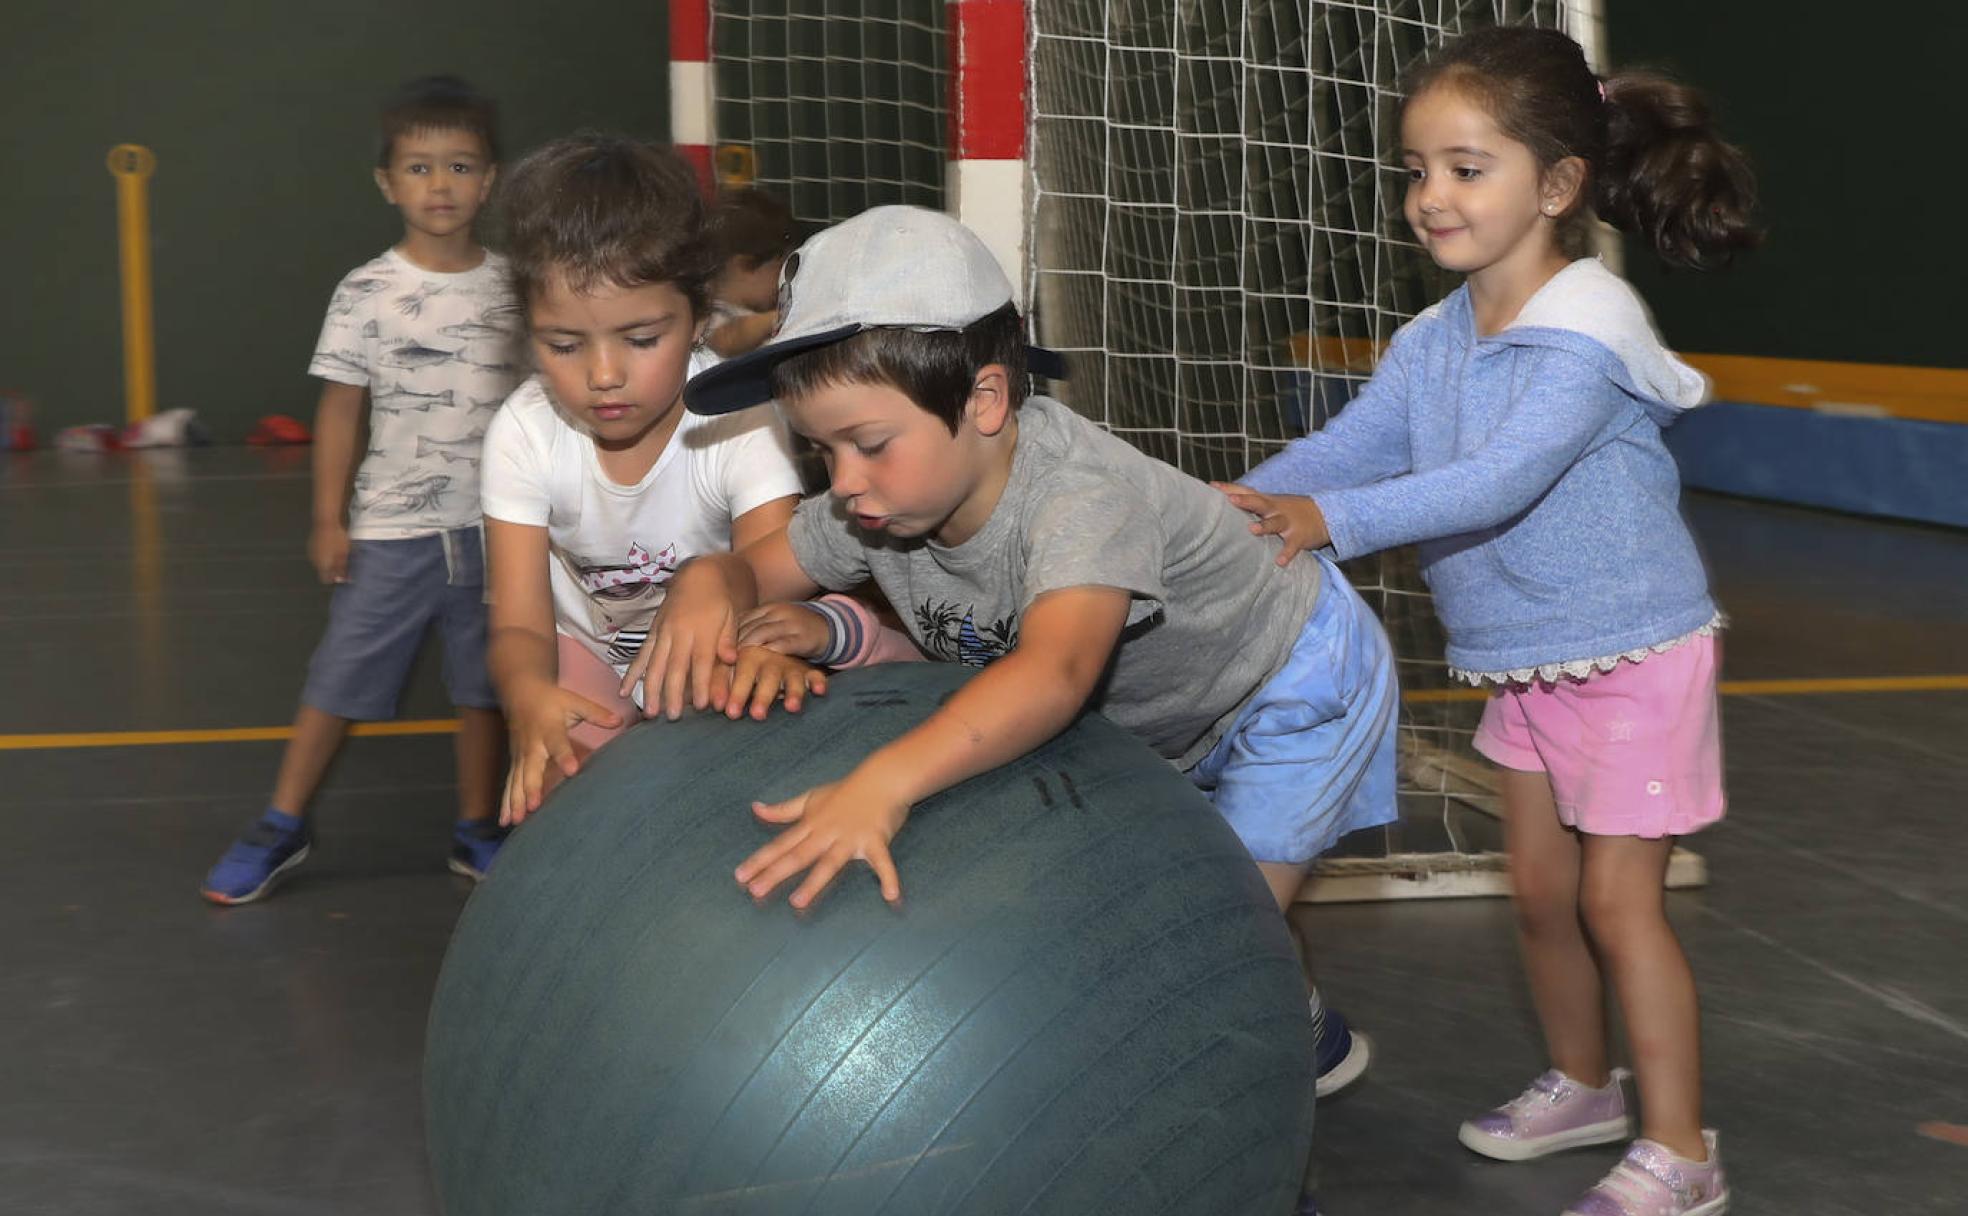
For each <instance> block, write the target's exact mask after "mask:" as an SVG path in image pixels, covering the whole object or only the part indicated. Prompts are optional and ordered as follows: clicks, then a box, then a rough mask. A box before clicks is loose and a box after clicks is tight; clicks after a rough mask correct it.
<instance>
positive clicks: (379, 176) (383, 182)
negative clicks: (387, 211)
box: [376, 169, 396, 207]
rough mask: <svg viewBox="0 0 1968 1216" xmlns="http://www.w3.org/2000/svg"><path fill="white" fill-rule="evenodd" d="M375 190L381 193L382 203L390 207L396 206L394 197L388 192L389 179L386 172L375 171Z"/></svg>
mask: <svg viewBox="0 0 1968 1216" xmlns="http://www.w3.org/2000/svg"><path fill="white" fill-rule="evenodd" d="M376 189H378V190H381V191H382V192H383V201H384V202H386V203H388V204H389V205H390V206H392V207H394V206H396V195H395V194H394V193H392V192H391V190H390V179H389V173H388V172H387V171H385V170H382V169H378V170H376Z"/></svg>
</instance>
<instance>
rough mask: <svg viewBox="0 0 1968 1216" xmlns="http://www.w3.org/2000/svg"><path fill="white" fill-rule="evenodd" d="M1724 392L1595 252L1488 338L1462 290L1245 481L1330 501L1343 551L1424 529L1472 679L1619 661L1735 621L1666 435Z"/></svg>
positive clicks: (1387, 543) (1331, 524)
mask: <svg viewBox="0 0 1968 1216" xmlns="http://www.w3.org/2000/svg"><path fill="white" fill-rule="evenodd" d="M1707 395H1708V382H1707V380H1706V379H1705V378H1704V377H1703V376H1702V375H1701V373H1699V372H1697V371H1695V370H1694V369H1693V368H1691V367H1689V366H1688V365H1687V364H1685V363H1683V362H1681V360H1679V359H1677V358H1676V357H1675V356H1674V355H1673V354H1672V353H1670V352H1669V351H1668V350H1667V349H1666V348H1665V347H1664V346H1663V345H1662V344H1661V340H1660V337H1659V335H1658V334H1657V333H1656V332H1655V331H1654V327H1653V323H1652V321H1651V319H1650V318H1649V317H1648V315H1647V309H1646V306H1645V305H1644V304H1643V303H1641V301H1640V297H1639V296H1638V295H1637V294H1636V293H1635V292H1634V290H1633V288H1632V287H1630V286H1628V285H1627V283H1626V282H1625V280H1623V279H1621V278H1619V276H1617V275H1615V274H1613V273H1612V272H1611V271H1609V270H1607V269H1606V268H1605V266H1603V265H1602V264H1601V263H1600V262H1599V261H1598V260H1597V259H1596V258H1586V259H1581V260H1579V261H1576V262H1573V263H1572V264H1571V265H1569V266H1567V267H1566V268H1565V269H1563V270H1561V271H1559V272H1558V273H1557V274H1556V275H1554V276H1552V278H1551V281H1550V282H1548V283H1546V284H1545V285H1544V286H1543V287H1542V288H1540V289H1539V290H1538V292H1537V293H1536V294H1535V295H1533V296H1532V297H1531V299H1530V300H1529V301H1528V302H1526V303H1525V305H1524V307H1523V309H1522V310H1521V311H1520V312H1519V313H1518V315H1517V317H1516V319H1515V320H1513V321H1512V322H1511V323H1510V325H1509V326H1507V327H1506V328H1505V329H1503V330H1502V331H1500V332H1498V333H1495V334H1492V335H1490V336H1488V337H1480V336H1478V334H1477V332H1476V321H1475V314H1474V310H1473V309H1472V307H1471V304H1470V300H1469V288H1468V287H1467V285H1465V286H1463V287H1460V288H1458V289H1457V290H1456V291H1455V292H1453V293H1452V294H1450V295H1449V296H1448V298H1446V299H1444V300H1442V301H1441V302H1440V303H1438V304H1436V305H1435V306H1433V307H1431V308H1429V309H1428V310H1427V311H1426V312H1424V313H1422V314H1421V315H1420V316H1418V317H1416V318H1415V319H1414V320H1413V321H1411V322H1409V323H1408V324H1407V325H1404V326H1402V327H1401V329H1400V330H1399V331H1398V332H1397V333H1396V334H1395V335H1394V340H1393V341H1392V342H1391V343H1389V345H1388V347H1387V351H1386V353H1385V355H1384V356H1383V358H1382V360H1381V363H1380V367H1379V368H1378V370H1376V371H1375V373H1374V376H1373V379H1372V380H1370V381H1369V382H1368V383H1367V385H1366V386H1365V387H1364V388H1363V389H1362V390H1361V391H1360V394H1359V396H1357V397H1355V398H1354V399H1353V400H1352V401H1351V402H1350V403H1348V404H1347V405H1346V407H1345V408H1344V409H1342V410H1341V411H1340V412H1339V414H1338V416H1337V417H1335V418H1334V419H1333V420H1332V422H1330V423H1329V424H1328V425H1327V426H1326V427H1324V428H1323V429H1322V430H1319V431H1317V432H1315V433H1313V434H1311V435H1308V436H1306V437H1304V438H1303V439H1297V440H1294V441H1293V442H1292V443H1290V444H1289V445H1288V446H1287V447H1286V448H1285V449H1284V450H1283V451H1281V452H1279V453H1278V454H1277V455H1276V456H1273V457H1272V458H1271V459H1269V460H1266V461H1265V462H1264V463H1262V464H1260V465H1258V466H1257V467H1256V468H1255V469H1253V470H1251V472H1250V474H1249V475H1248V476H1247V477H1245V478H1244V479H1243V484H1245V485H1247V486H1249V487H1251V488H1252V489H1254V490H1260V491H1263V492H1265V493H1274V494H1302V495H1308V496H1310V497H1311V498H1313V499H1314V500H1315V501H1317V503H1318V504H1319V509H1320V510H1321V511H1322V512H1323V513H1324V515H1325V517H1326V524H1327V527H1328V529H1329V531H1330V532H1331V535H1332V548H1333V551H1334V553H1335V554H1336V555H1337V556H1338V557H1340V558H1342V559H1344V558H1350V557H1357V556H1359V555H1361V554H1365V553H1373V552H1376V551H1378V550H1381V549H1387V548H1391V547H1393V546H1396V545H1403V544H1408V543H1411V542H1419V550H1420V555H1421V569H1422V574H1423V576H1424V577H1425V578H1426V579H1427V581H1428V586H1429V589H1430V590H1431V591H1432V592H1433V593H1434V597H1435V609H1436V613H1437V615H1438V616H1439V617H1440V618H1441V621H1442V624H1443V626H1444V628H1445V629H1446V630H1447V633H1448V661H1449V665H1450V666H1451V667H1452V668H1454V669H1456V671H1457V672H1458V673H1459V674H1461V675H1463V676H1464V677H1465V678H1468V679H1472V680H1477V679H1491V680H1504V679H1508V678H1512V677H1513V676H1514V677H1515V678H1519V679H1521V678H1523V673H1525V672H1526V671H1532V670H1536V669H1538V668H1547V669H1548V668H1551V667H1553V666H1556V665H1560V664H1573V665H1577V664H1580V663H1582V662H1586V661H1600V665H1601V666H1604V665H1607V663H1608V662H1610V660H1611V659H1613V658H1616V657H1617V656H1620V655H1622V654H1630V653H1633V652H1645V651H1647V650H1648V649H1650V648H1658V647H1661V646H1663V645H1665V644H1668V643H1671V642H1674V641H1677V640H1679V639H1681V638H1684V637H1686V636H1688V635H1689V634H1692V633H1695V632H1698V631H1701V630H1703V629H1706V628H1708V627H1709V626H1711V625H1712V624H1714V623H1715V621H1716V619H1717V614H1716V608H1715V603H1714V601H1713V600H1712V599H1711V598H1710V597H1709V592H1708V577H1707V574H1706V572H1705V571H1704V570H1703V568H1702V561H1701V557H1700V555H1699V554H1698V553H1697V552H1696V550H1695V542H1694V538H1693V537H1692V536H1691V535H1689V532H1688V528H1687V525H1686V523H1685V522H1684V521H1683V520H1682V518H1681V512H1680V494H1681V481H1680V476H1679V474H1678V472H1677V470H1676V468H1675V464H1674V460H1673V458H1672V457H1671V456H1669V455H1668V453H1667V448H1666V447H1665V445H1664V444H1663V443H1662V442H1661V429H1662V428H1663V427H1665V426H1668V425H1671V424H1672V423H1673V422H1674V420H1675V419H1676V418H1677V417H1678V416H1679V415H1680V413H1681V412H1682V411H1683V410H1686V409H1689V408H1691V407H1693V406H1696V405H1699V404H1701V403H1702V402H1703V401H1704V400H1705V399H1706V398H1707Z"/></svg>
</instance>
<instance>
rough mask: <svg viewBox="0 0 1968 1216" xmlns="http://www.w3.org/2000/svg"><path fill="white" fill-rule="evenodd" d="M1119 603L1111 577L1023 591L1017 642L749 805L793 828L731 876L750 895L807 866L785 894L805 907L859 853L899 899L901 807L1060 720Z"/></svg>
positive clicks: (1024, 745)
mask: <svg viewBox="0 0 1968 1216" xmlns="http://www.w3.org/2000/svg"><path fill="white" fill-rule="evenodd" d="M1128 602H1129V596H1128V593H1127V592H1125V591H1122V590H1120V589H1118V588H1114V587H1072V588H1066V589H1063V590H1059V591H1053V592H1049V593H1047V594H1045V595H1042V596H1040V597H1039V598H1038V599H1037V600H1035V601H1033V603H1032V606H1031V607H1030V608H1028V609H1027V610H1026V612H1025V614H1024V618H1023V619H1022V620H1021V621H1020V623H1019V636H1018V645H1017V647H1016V648H1015V649H1013V650H1012V652H1011V653H1010V654H1007V655H1006V656H1005V657H1003V658H1002V659H999V660H998V661H997V662H995V663H993V664H992V665H991V666H989V667H987V668H985V669H984V670H983V671H982V672H980V673H979V674H978V675H977V677H976V678H975V679H973V680H971V681H970V683H968V684H966V685H964V686H963V687H962V688H961V689H959V690H958V691H957V693H956V695H955V696H953V697H951V698H950V700H949V701H948V702H947V703H945V704H944V705H943V706H942V707H941V708H939V709H938V710H937V711H936V712H935V713H933V714H931V715H930V716H929V718H928V719H926V720H925V721H924V722H923V723H922V724H921V725H920V726H917V727H916V728H915V729H914V730H911V731H909V732H908V733H907V734H905V735H903V736H902V737H901V738H899V739H897V740H895V741H894V742H893V743H890V744H888V745H886V746H885V747H882V748H881V749H879V750H877V751H875V752H874V753H873V754H871V755H870V756H868V758H867V759H865V760H863V761H862V762H861V763H860V764H859V765H858V766H857V767H856V768H855V769H854V771H853V772H851V773H849V774H848V775H847V776H846V777H844V778H843V779H841V780H840V781H837V782H834V783H833V784H830V785H823V786H820V787H817V788H815V789H811V790H808V791H806V792H805V793H802V794H800V795H798V796H796V797H794V798H791V799H788V800H787V801H785V802H781V803H777V804H774V805H766V804H764V803H753V804H752V810H753V812H754V813H755V814H757V815H758V816H759V817H760V818H761V819H765V820H767V821H769V822H772V823H785V824H791V825H792V826H790V827H788V828H787V830H786V831H784V832H782V833H780V834H779V836H778V837H777V838H775V839H774V840H773V841H772V843H771V844H768V845H766V846H765V847H764V848H762V849H760V850H759V851H758V852H756V853H754V854H752V855H751V856H750V857H748V858H746V859H745V862H744V864H743V865H741V866H739V867H738V872H737V878H738V881H739V882H740V883H741V884H743V885H744V886H745V888H746V890H747V891H749V892H750V893H751V895H752V897H753V898H755V899H757V898H763V897H764V896H766V895H769V894H770V893H771V892H772V890H773V889H774V888H775V887H777V886H779V885H780V884H781V883H783V882H784V881H786V880H787V879H788V878H791V877H792V876H793V875H795V874H798V873H799V872H800V871H802V870H806V871H808V873H807V876H806V879H805V881H803V882H801V883H800V885H799V887H798V889H797V890H795V891H794V892H793V894H792V901H791V902H792V904H793V906H794V907H795V908H804V907H806V906H807V905H809V904H811V903H812V902H813V900H814V898H815V897H817V896H818V895H819V894H820V892H821V891H822V890H824V889H825V888H826V886H827V884H828V883H830V882H832V881H833V879H834V877H835V875H837V874H839V873H840V871H841V868H842V867H843V866H845V865H846V864H847V863H848V862H850V861H854V860H857V859H858V860H861V861H865V862H867V863H868V865H869V866H870V867H871V868H872V869H873V870H874V871H875V875H876V877H877V878H878V879H879V880H880V882H881V889H882V897H883V898H884V899H887V900H889V901H890V902H894V901H895V900H898V899H900V898H901V895H902V888H901V884H900V882H899V880H898V878H897V876H896V873H895V863H894V861H893V860H892V859H891V858H890V856H889V851H888V843H889V841H890V840H892V839H893V838H894V836H895V833H896V832H897V831H899V830H901V827H902V824H903V822H904V821H905V820H906V819H907V818H908V814H909V808H910V806H911V805H912V804H913V803H916V802H919V801H921V800H922V799H924V798H927V797H928V796H929V795H931V794H934V793H937V792H939V791H941V790H945V789H948V788H949V787H951V786H953V785H955V784H957V783H958V782H960V781H962V780H964V779H965V778H967V777H972V776H975V775H977V774H978V773H981V772H984V771H986V770H988V769H992V768H996V767H997V766H999V765H1001V764H1004V763H1007V762H1008V761H1011V760H1015V759H1017V758H1018V757H1019V756H1022V755H1024V754H1025V753H1027V752H1029V751H1031V750H1032V749H1033V748H1035V747H1037V746H1039V745H1040V744H1042V743H1044V742H1045V741H1046V740H1048V739H1050V738H1052V737H1053V736H1054V735H1056V734H1058V733H1059V732H1060V731H1062V730H1064V729H1065V728H1066V726H1067V725H1068V724H1069V723H1071V722H1072V720H1073V718H1074V717H1075V716H1076V715H1077V714H1078V713H1079V712H1080V710H1081V709H1082V708H1084V707H1085V705H1086V702H1087V698H1088V697H1089V696H1091V695H1092V694H1093V689H1094V687H1095V685H1096V684H1098V683H1099V681H1100V676H1101V673H1102V672H1104V671H1105V670H1106V668H1107V663H1108V661H1109V660H1110V659H1111V658H1112V656H1113V653H1114V647H1115V646H1116V645H1117V644H1118V643H1119V640H1120V636H1121V629H1122V628H1123V627H1124V626H1125V625H1126V623H1127V613H1128Z"/></svg>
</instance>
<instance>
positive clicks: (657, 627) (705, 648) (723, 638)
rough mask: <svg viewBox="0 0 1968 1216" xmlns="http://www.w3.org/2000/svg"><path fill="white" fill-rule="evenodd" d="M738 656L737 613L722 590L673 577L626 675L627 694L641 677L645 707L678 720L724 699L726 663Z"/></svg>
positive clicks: (652, 713) (718, 704)
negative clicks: (689, 710) (687, 707)
mask: <svg viewBox="0 0 1968 1216" xmlns="http://www.w3.org/2000/svg"><path fill="white" fill-rule="evenodd" d="M737 661H738V616H737V613H736V612H735V611H734V610H733V609H732V606H731V599H730V597H729V596H727V595H724V594H723V593H722V592H721V591H717V590H710V589H697V585H696V584H694V583H688V582H686V580H685V579H684V578H683V576H682V575H678V576H677V578H676V579H675V580H674V581H672V582H671V583H670V587H669V591H668V594H667V595H666V597H665V598H664V601H663V607H662V610H661V611H659V612H658V613H657V614H656V619H655V621H653V622H652V623H651V624H650V627H649V636H648V637H647V638H645V639H644V640H643V643H642V648H641V649H640V650H638V651H636V656H635V658H634V659H633V660H631V661H630V663H629V670H628V672H627V673H626V674H624V675H623V677H622V695H623V696H625V697H626V696H628V695H629V693H630V690H631V689H633V688H634V687H635V685H636V682H637V681H638V680H639V681H641V682H642V707H643V712H644V713H646V714H648V715H649V716H650V717H652V718H653V717H655V716H656V715H657V714H659V713H660V714H662V715H663V716H664V717H666V718H668V719H669V720H670V721H672V722H674V721H676V720H677V719H678V718H681V717H682V716H683V708H684V705H685V703H686V701H687V702H688V704H689V705H690V707H691V708H692V709H707V708H708V709H718V710H721V709H723V708H724V705H725V697H724V689H725V688H726V687H727V682H726V681H725V680H724V679H723V678H721V677H722V676H723V674H724V673H723V671H722V670H721V668H728V667H729V666H730V665H731V664H733V663H736V662H737Z"/></svg>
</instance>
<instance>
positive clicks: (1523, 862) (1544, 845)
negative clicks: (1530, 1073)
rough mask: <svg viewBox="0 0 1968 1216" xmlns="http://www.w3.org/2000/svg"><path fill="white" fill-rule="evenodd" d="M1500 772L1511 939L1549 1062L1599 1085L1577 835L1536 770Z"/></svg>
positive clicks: (1602, 1018) (1598, 982)
mask: <svg viewBox="0 0 1968 1216" xmlns="http://www.w3.org/2000/svg"><path fill="white" fill-rule="evenodd" d="M1498 771H1499V772H1501V773H1502V774H1503V807H1504V838H1505V843H1506V848H1507V849H1508V852H1509V856H1510V882H1511V892H1512V900H1511V902H1512V905H1513V906H1514V907H1515V909H1516V912H1517V937H1518V943H1519V946H1520V948H1521V950H1522V953H1523V958H1524V974H1525V977H1526V979H1528V981H1529V982H1530V988H1531V1003H1532V1004H1533V1005H1535V1006H1536V1008H1537V1014H1538V1023H1539V1024H1540V1025H1541V1026H1542V1027H1543V1029H1544V1041H1545V1048H1546V1050H1547V1051H1549V1052H1550V1054H1551V1065H1552V1067H1554V1068H1556V1069H1558V1070H1559V1071H1560V1072H1562V1073H1564V1074H1565V1075H1566V1076H1568V1077H1570V1078H1572V1079H1573V1080H1574V1081H1577V1082H1578V1083H1579V1084H1581V1085H1585V1086H1588V1087H1591V1088H1598V1087H1599V1086H1602V1085H1604V1084H1605V1083H1606V1078H1607V1076H1608V1071H1607V1061H1606V1005H1605V1000H1606V998H1605V984H1604V981H1603V980H1602V978H1601V977H1600V974H1599V963H1598V960H1597V959H1595V958H1594V957H1593V954H1592V947H1591V945H1590V944H1589V943H1588V942H1587V940H1586V936H1585V926H1584V924H1583V922H1582V921H1581V920H1580V909H1579V873H1580V864H1581V863H1580V847H1579V835H1578V833H1576V832H1574V831H1572V830H1571V829H1570V828H1568V827H1566V826H1565V825H1564V824H1563V823H1561V822H1560V821H1559V819H1558V808H1557V807H1556V806H1555V805H1554V804H1553V801H1552V796H1551V782H1550V780H1549V779H1548V778H1547V777H1546V776H1545V774H1543V773H1541V772H1525V771H1523V770H1520V769H1511V768H1505V769H1500V770H1498Z"/></svg>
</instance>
